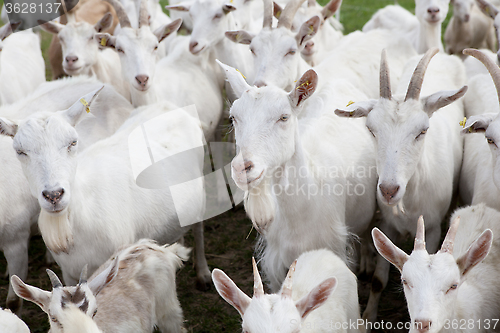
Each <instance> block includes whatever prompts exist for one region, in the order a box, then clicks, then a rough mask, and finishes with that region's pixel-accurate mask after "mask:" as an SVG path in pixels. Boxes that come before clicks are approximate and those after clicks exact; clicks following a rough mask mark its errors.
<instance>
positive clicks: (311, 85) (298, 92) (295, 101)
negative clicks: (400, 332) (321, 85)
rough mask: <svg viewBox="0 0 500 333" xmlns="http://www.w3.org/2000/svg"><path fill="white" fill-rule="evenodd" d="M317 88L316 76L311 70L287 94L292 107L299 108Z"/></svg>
mask: <svg viewBox="0 0 500 333" xmlns="http://www.w3.org/2000/svg"><path fill="white" fill-rule="evenodd" d="M317 86H318V74H316V72H315V71H314V70H312V69H310V70H308V71H307V72H305V73H304V75H302V77H301V78H300V79H299V80H298V81H297V83H296V84H295V88H293V90H292V91H291V92H290V94H288V96H289V97H290V101H291V103H292V106H293V107H297V106H299V105H300V104H301V103H302V102H304V101H305V100H306V99H308V98H309V97H310V96H311V95H312V94H313V93H314V91H315V90H316V87H317Z"/></svg>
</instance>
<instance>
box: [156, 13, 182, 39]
mask: <svg viewBox="0 0 500 333" xmlns="http://www.w3.org/2000/svg"><path fill="white" fill-rule="evenodd" d="M181 24H182V19H181V18H178V19H177V20H175V21H173V22H171V23H169V24H165V25H162V26H161V27H159V28H158V29H156V30H155V31H154V34H155V36H156V37H157V38H158V43H160V42H161V41H162V40H164V39H165V38H167V37H168V36H170V35H171V34H173V33H174V32H177V30H179V28H180V27H181Z"/></svg>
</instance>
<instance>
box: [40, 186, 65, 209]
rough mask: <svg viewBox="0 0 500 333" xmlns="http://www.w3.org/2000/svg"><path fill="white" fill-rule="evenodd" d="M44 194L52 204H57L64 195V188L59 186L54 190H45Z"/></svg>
mask: <svg viewBox="0 0 500 333" xmlns="http://www.w3.org/2000/svg"><path fill="white" fill-rule="evenodd" d="M42 195H43V197H44V198H45V200H47V201H48V202H50V203H51V204H53V205H55V204H57V203H58V202H59V201H61V198H62V196H63V195H64V189H63V188H62V187H61V188H58V189H56V190H54V191H47V190H45V191H43V192H42Z"/></svg>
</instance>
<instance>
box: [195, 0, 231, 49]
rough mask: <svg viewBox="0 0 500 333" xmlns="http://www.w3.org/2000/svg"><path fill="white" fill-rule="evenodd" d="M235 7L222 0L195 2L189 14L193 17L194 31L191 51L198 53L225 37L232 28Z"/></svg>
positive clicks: (199, 0)
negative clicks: (232, 13)
mask: <svg viewBox="0 0 500 333" xmlns="http://www.w3.org/2000/svg"><path fill="white" fill-rule="evenodd" d="M235 9H236V7H234V6H233V5H232V4H230V3H223V2H222V1H207V0H198V1H196V2H194V3H193V4H192V5H191V7H190V9H189V14H190V15H191V17H192V19H193V31H192V32H191V40H190V42H189V51H191V53H192V54H198V53H200V52H202V51H203V50H206V49H208V48H209V47H213V46H214V45H216V44H217V43H220V42H221V41H222V40H223V39H224V33H225V32H226V31H227V30H230V29H231V23H230V22H231V21H233V20H234V19H233V17H232V15H231V14H230V12H232V11H233V10H235Z"/></svg>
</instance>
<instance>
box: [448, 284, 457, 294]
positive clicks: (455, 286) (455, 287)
mask: <svg viewBox="0 0 500 333" xmlns="http://www.w3.org/2000/svg"><path fill="white" fill-rule="evenodd" d="M457 287H458V284H456V283H454V284H452V285H451V287H450V289H448V290H447V291H446V293H448V292H449V291H451V290H455V289H457Z"/></svg>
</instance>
